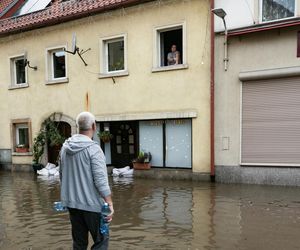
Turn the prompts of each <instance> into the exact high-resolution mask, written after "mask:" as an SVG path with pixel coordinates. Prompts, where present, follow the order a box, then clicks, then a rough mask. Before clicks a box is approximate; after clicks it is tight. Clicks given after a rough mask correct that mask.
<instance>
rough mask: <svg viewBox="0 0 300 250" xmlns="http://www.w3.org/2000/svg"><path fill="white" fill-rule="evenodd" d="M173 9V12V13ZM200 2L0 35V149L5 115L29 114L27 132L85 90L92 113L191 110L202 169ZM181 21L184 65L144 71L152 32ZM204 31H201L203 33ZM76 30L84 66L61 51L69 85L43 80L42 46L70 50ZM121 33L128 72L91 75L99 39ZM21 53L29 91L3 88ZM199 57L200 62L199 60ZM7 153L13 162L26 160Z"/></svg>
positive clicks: (205, 76)
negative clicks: (112, 75)
mask: <svg viewBox="0 0 300 250" xmlns="http://www.w3.org/2000/svg"><path fill="white" fill-rule="evenodd" d="M179 10H180V11H179ZM208 14H209V3H208V1H204V0H203V1H202V0H201V1H199V0H190V1H181V0H178V1H177V0H174V1H162V2H161V3H159V2H157V1H155V2H151V3H148V4H144V5H140V6H136V7H131V8H128V9H125V10H118V11H114V12H111V13H106V14H101V15H97V16H93V17H89V18H84V19H81V20H77V21H72V22H68V23H64V24H60V25H56V26H52V27H48V28H43V29H38V30H33V31H30V32H24V33H20V34H18V35H12V36H9V37H6V38H2V39H1V40H0V47H1V49H0V57H1V58H2V60H1V62H0V71H1V74H0V86H1V92H0V98H1V100H2V105H1V108H0V109H1V115H2V119H1V120H0V125H1V133H0V148H10V145H11V143H10V130H9V123H10V120H11V119H17V118H31V121H32V131H33V135H35V134H36V132H37V131H38V130H39V128H40V124H41V122H42V121H43V119H45V118H46V117H47V116H48V115H50V114H51V113H53V112H62V113H64V114H66V115H68V116H70V117H73V118H74V117H75V116H76V115H77V114H78V113H79V112H80V111H82V110H84V109H85V96H86V93H88V94H89V97H90V111H91V112H93V113H94V114H95V115H96V116H103V115H114V114H124V113H129V114H130V113H141V112H142V113H143V112H165V111H173V112H178V111H182V110H196V111H197V114H198V117H197V118H195V119H193V170H194V171H197V172H209V163H210V158H209V155H210V153H209V148H210V146H209V145H210V141H209V136H210V120H209V110H210V109H209V107H210V106H209V101H210V99H209V96H210V75H209V65H210V62H209V60H210V58H209V55H210V45H209V44H210V41H209V38H210V37H209V29H210V27H209V24H207V21H209V18H208V16H207V15H208ZM177 23H185V25H186V41H187V44H186V47H187V49H186V58H187V64H188V69H183V70H174V71H168V72H156V73H152V72H151V71H152V65H153V53H154V44H153V41H154V38H153V36H154V29H155V28H156V27H160V26H165V25H172V24H177ZM206 29H207V32H206ZM73 32H76V35H77V44H78V46H79V47H80V49H84V50H85V49H88V48H91V50H90V51H88V52H87V53H85V54H84V59H85V60H86V62H87V63H88V66H87V67H85V66H84V65H83V63H82V61H81V60H80V59H79V57H78V56H77V55H76V56H73V55H70V54H67V63H68V72H67V74H68V78H69V83H64V84H56V85H46V84H45V83H46V81H45V78H46V63H45V62H46V59H45V55H46V48H50V47H56V46H60V45H67V47H68V49H70V47H71V39H72V33H73ZM124 33H125V34H126V35H127V39H128V40H127V50H128V71H129V76H124V77H118V78H115V81H116V83H115V84H114V83H113V81H112V79H111V78H106V79H99V78H98V75H97V73H99V69H100V65H99V61H100V60H99V57H100V56H102V53H101V54H100V52H99V43H100V38H101V37H107V36H112V35H118V34H124ZM24 51H27V54H28V59H29V60H30V63H31V65H33V66H37V67H38V70H37V71H33V70H31V69H28V80H29V88H23V89H16V90H8V86H9V84H10V68H9V57H10V56H13V55H17V54H20V53H23V52H24ZM202 62H203V63H202ZM20 158H21V157H20V156H17V157H13V162H22V163H23V162H24V161H26V162H28V163H30V159H29V158H22V160H21V159H20Z"/></svg>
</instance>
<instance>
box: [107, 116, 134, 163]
mask: <svg viewBox="0 0 300 250" xmlns="http://www.w3.org/2000/svg"><path fill="white" fill-rule="evenodd" d="M137 125H138V123H137V122H135V121H126V122H113V123H110V131H111V133H112V134H113V136H114V137H113V139H112V140H111V163H112V165H114V166H115V167H125V166H131V165H132V160H133V159H134V158H136V156H137V150H138V147H137V145H138V142H137V138H138V136H137Z"/></svg>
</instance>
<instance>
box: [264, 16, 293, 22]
mask: <svg viewBox="0 0 300 250" xmlns="http://www.w3.org/2000/svg"><path fill="white" fill-rule="evenodd" d="M295 18H297V16H291V17H284V18H280V19H273V20H268V21H263V20H262V18H261V17H260V22H259V23H260V24H268V23H276V22H284V21H289V20H292V19H295Z"/></svg>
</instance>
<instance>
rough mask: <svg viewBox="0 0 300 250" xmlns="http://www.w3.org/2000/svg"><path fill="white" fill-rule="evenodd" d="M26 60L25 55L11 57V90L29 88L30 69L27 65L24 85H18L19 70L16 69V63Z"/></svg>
mask: <svg viewBox="0 0 300 250" xmlns="http://www.w3.org/2000/svg"><path fill="white" fill-rule="evenodd" d="M22 58H23V59H24V60H25V53H22V54H18V55H14V56H11V57H9V65H10V86H9V88H10V89H17V88H25V87H28V86H29V84H28V67H26V65H25V82H24V83H17V68H16V61H17V60H20V59H22Z"/></svg>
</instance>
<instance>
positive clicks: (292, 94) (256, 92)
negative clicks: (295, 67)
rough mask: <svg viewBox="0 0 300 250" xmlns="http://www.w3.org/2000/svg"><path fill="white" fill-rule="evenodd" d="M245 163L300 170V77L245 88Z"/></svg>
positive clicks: (256, 82)
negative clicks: (289, 167)
mask: <svg viewBox="0 0 300 250" xmlns="http://www.w3.org/2000/svg"><path fill="white" fill-rule="evenodd" d="M241 126H242V135H241V163H242V164H243V165H256V164H257V165H274V166H276V165H279V166H280V165H282V166H293V165H299V166H300V77H291V78H281V79H271V80H259V81H246V82H243V86H242V123H241Z"/></svg>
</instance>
